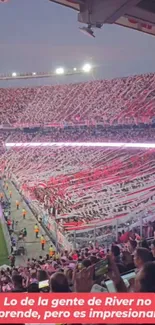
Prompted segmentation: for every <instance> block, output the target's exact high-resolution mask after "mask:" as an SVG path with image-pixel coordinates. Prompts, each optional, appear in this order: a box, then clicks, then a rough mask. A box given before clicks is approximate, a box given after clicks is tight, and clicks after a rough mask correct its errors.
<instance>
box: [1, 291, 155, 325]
mask: <svg viewBox="0 0 155 325" xmlns="http://www.w3.org/2000/svg"><path fill="white" fill-rule="evenodd" d="M154 306H155V295H154V294H150V293H149V295H148V293H146V294H142V293H140V294H136V293H128V294H127V293H124V294H117V293H115V294H109V293H105V294H103V293H101V294H100V293H95V294H94V293H88V294H82V295H81V294H80V293H68V294H55V293H53V294H52V293H51V294H45V293H43V294H36V293H35V294H27V293H23V294H20V293H13V294H1V299H0V323H6V324H7V323H13V324H15V323H16V324H19V323H40V324H41V323H48V324H49V323H56V324H57V323H58V324H61V323H62V324H66V323H67V324H69V323H72V324H77V323H79V324H95V323H96V324H104V323H105V324H131V323H133V324H146V323H148V324H154V318H155V310H154Z"/></svg>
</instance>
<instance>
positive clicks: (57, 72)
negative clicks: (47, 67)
mask: <svg viewBox="0 0 155 325" xmlns="http://www.w3.org/2000/svg"><path fill="white" fill-rule="evenodd" d="M55 72H56V74H64V73H65V70H64V68H57V69H56V71H55Z"/></svg>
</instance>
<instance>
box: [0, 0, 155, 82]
mask: <svg viewBox="0 0 155 325" xmlns="http://www.w3.org/2000/svg"><path fill="white" fill-rule="evenodd" d="M78 27H79V23H78V22H77V13H76V12H74V11H72V10H70V9H67V8H65V7H63V6H61V5H57V4H54V3H51V2H49V1H48V0H9V2H8V3H6V4H0V73H12V72H13V71H16V72H31V71H50V70H54V69H55V67H57V66H60V65H63V66H66V67H73V66H79V67H80V66H81V65H82V64H83V63H85V62H87V61H92V62H93V63H94V64H96V65H98V68H97V71H96V72H95V74H94V78H112V77H117V76H118V77H120V76H127V75H132V74H140V73H146V72H154V71H155V64H154V53H155V37H153V36H149V35H145V34H142V33H140V32H137V31H132V30H128V29H126V28H123V27H119V26H115V25H113V26H108V25H106V26H104V27H103V28H102V30H99V31H97V32H96V38H95V39H93V38H90V37H88V36H86V35H84V34H82V33H81V32H80V31H79V29H78ZM87 78H88V77H87ZM89 78H90V77H89ZM64 81H65V82H68V81H67V79H66V80H63V82H64ZM69 81H70V80H69ZM72 81H77V80H72ZM38 82H40V81H36V83H37V84H38ZM42 82H43V81H42ZM20 83H21V82H20ZM46 83H47V82H46ZM16 84H17V83H16ZM16 84H15V83H14V85H16ZM18 84H19V82H18ZM29 84H30V82H29ZM2 85H3V84H2V82H1V84H0V86H2ZM8 85H9V86H10V85H11V83H10V82H9V83H8ZM21 85H23V84H22V83H21Z"/></svg>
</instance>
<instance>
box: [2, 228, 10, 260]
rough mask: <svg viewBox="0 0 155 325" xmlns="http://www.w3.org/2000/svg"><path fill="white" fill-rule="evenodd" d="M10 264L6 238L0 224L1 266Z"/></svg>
mask: <svg viewBox="0 0 155 325" xmlns="http://www.w3.org/2000/svg"><path fill="white" fill-rule="evenodd" d="M3 264H9V260H8V250H7V245H6V241H5V238H4V234H3V230H2V225H1V224H0V265H3Z"/></svg>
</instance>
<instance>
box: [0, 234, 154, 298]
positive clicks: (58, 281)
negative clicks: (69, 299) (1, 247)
mask: <svg viewBox="0 0 155 325" xmlns="http://www.w3.org/2000/svg"><path fill="white" fill-rule="evenodd" d="M154 259H155V241H153V242H152V243H151V245H150V244H149V243H148V242H147V241H146V240H142V241H139V242H138V241H136V240H135V239H134V238H133V237H130V238H129V239H128V241H127V243H126V244H124V245H123V244H121V245H120V244H118V243H113V244H112V245H111V247H110V248H109V249H106V248H105V247H104V246H103V247H98V248H95V247H93V246H92V245H90V246H89V247H85V248H84V249H81V250H76V251H70V252H69V251H63V252H61V253H59V252H56V251H54V249H52V250H51V251H50V252H49V254H47V255H46V257H45V258H43V257H42V256H40V257H39V258H33V259H31V260H30V259H28V260H27V264H26V266H18V265H15V260H13V259H12V260H11V267H9V266H8V267H6V266H5V267H1V270H0V292H50V291H51V292H57V293H58V292H72V291H73V292H90V291H91V292H108V291H111V289H110V288H111V287H110V285H113V288H114V289H112V292H113V291H114V292H116V291H118V292H127V291H132V292H133V291H135V292H155V280H154V272H155V262H154ZM109 280H111V283H109Z"/></svg>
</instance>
